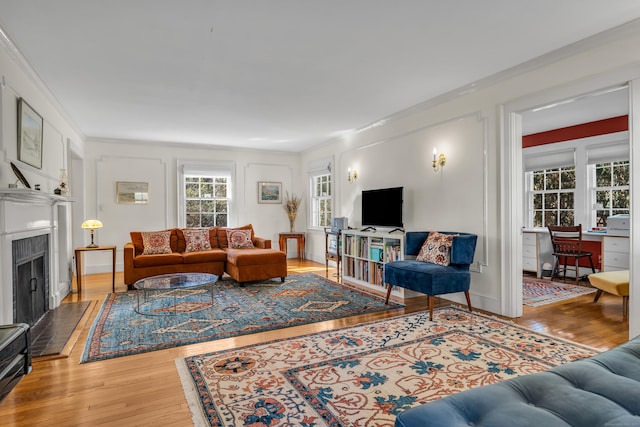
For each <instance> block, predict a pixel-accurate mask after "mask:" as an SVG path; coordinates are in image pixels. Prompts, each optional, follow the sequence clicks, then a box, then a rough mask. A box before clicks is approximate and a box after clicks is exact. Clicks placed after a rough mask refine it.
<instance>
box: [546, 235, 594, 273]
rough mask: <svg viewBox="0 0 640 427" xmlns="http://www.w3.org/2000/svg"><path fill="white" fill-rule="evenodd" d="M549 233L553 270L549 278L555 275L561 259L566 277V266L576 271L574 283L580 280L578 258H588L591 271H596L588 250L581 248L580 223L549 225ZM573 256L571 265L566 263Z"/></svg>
mask: <svg viewBox="0 0 640 427" xmlns="http://www.w3.org/2000/svg"><path fill="white" fill-rule="evenodd" d="M547 228H548V229H549V234H550V235H551V245H552V246H553V257H554V259H555V261H554V263H553V270H551V280H553V278H554V277H556V273H557V272H558V269H559V267H560V261H561V258H562V261H563V275H564V278H566V277H567V268H569V269H570V270H571V269H572V270H574V271H575V273H576V285H577V284H578V281H579V280H580V267H579V265H578V263H579V262H580V258H587V259H589V265H591V271H592V272H593V273H595V272H596V269H595V268H594V266H593V260H592V259H591V255H593V254H592V253H591V252H589V251H585V250H583V249H582V225H576V226H558V225H549V226H547ZM569 258H573V265H570V264H568V262H567V260H568V259H569Z"/></svg>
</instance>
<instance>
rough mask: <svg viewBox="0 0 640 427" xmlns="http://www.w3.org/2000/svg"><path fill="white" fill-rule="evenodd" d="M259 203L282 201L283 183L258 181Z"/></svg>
mask: <svg viewBox="0 0 640 427" xmlns="http://www.w3.org/2000/svg"><path fill="white" fill-rule="evenodd" d="M258 203H282V183H281V182H267V181H258Z"/></svg>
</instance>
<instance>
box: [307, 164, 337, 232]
mask: <svg viewBox="0 0 640 427" xmlns="http://www.w3.org/2000/svg"><path fill="white" fill-rule="evenodd" d="M310 194H311V226H312V227H330V226H331V217H332V200H333V197H332V186H331V173H325V174H321V175H312V176H311V191H310Z"/></svg>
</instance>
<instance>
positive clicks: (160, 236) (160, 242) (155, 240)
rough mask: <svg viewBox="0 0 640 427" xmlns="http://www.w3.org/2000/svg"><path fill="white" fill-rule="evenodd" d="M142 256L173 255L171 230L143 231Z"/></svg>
mask: <svg viewBox="0 0 640 427" xmlns="http://www.w3.org/2000/svg"><path fill="white" fill-rule="evenodd" d="M140 234H142V246H143V248H144V250H143V251H142V255H155V254H170V253H171V244H170V239H171V230H166V231H143V232H142V233H140Z"/></svg>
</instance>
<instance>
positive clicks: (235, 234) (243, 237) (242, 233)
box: [227, 229, 253, 249]
mask: <svg viewBox="0 0 640 427" xmlns="http://www.w3.org/2000/svg"><path fill="white" fill-rule="evenodd" d="M227 241H228V242H229V247H230V248H231V249H247V248H253V242H252V241H251V230H233V229H232V230H227Z"/></svg>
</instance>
